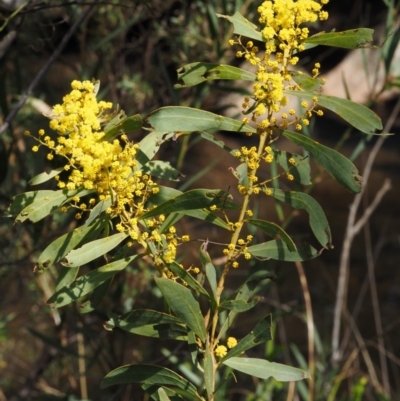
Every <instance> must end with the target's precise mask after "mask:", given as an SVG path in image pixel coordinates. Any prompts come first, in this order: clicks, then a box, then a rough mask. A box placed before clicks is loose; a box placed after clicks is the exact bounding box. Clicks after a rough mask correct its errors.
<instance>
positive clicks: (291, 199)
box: [271, 189, 332, 249]
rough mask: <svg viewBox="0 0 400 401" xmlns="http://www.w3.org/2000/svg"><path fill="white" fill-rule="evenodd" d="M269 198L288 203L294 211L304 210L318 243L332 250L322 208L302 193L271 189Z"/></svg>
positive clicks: (329, 231)
mask: <svg viewBox="0 0 400 401" xmlns="http://www.w3.org/2000/svg"><path fill="white" fill-rule="evenodd" d="M271 196H273V197H274V198H275V199H278V200H280V201H281V202H285V203H288V204H289V205H290V206H292V207H293V208H294V209H303V210H305V211H306V212H307V213H308V215H309V217H310V220H309V221H310V226H311V229H312V231H313V233H314V235H315V237H316V238H317V240H318V241H319V243H320V244H321V245H322V246H323V247H324V248H327V249H330V248H332V235H331V230H330V228H329V223H328V220H327V219H326V216H325V213H324V211H323V210H322V207H321V206H320V205H319V203H318V202H317V201H316V200H315V199H314V198H313V197H311V196H310V195H308V194H306V193H303V192H295V191H282V190H281V189H272V194H271Z"/></svg>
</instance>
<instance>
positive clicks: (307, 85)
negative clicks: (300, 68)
mask: <svg viewBox="0 0 400 401" xmlns="http://www.w3.org/2000/svg"><path fill="white" fill-rule="evenodd" d="M290 75H291V76H292V78H293V81H294V82H296V84H297V85H299V86H300V88H301V89H303V90H305V91H308V92H314V91H316V90H318V89H320V88H321V86H322V84H323V83H322V79H321V78H312V77H310V76H308V75H306V74H301V73H299V72H297V71H291V72H290Z"/></svg>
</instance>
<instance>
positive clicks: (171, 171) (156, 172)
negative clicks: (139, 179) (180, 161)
mask: <svg viewBox="0 0 400 401" xmlns="http://www.w3.org/2000/svg"><path fill="white" fill-rule="evenodd" d="M143 173H145V174H149V175H152V176H153V177H157V178H161V179H163V180H170V181H179V179H180V178H182V177H183V175H182V174H181V173H180V172H179V171H178V170H177V169H175V168H173V167H172V166H171V163H170V162H165V161H162V160H153V161H149V162H148V163H147V164H146V165H145V166H143Z"/></svg>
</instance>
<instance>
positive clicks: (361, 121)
mask: <svg viewBox="0 0 400 401" xmlns="http://www.w3.org/2000/svg"><path fill="white" fill-rule="evenodd" d="M285 93H286V94H287V95H293V96H297V97H299V98H301V99H306V100H308V101H310V102H313V98H315V97H316V98H317V99H318V101H317V103H318V105H319V106H322V107H325V108H327V109H328V110H330V111H332V112H334V113H335V114H337V115H338V116H339V117H341V118H343V120H345V121H347V122H348V123H349V124H350V125H352V126H353V127H354V128H357V129H358V130H360V131H361V132H365V133H366V134H371V133H374V132H375V130H381V129H382V121H381V119H380V118H379V117H378V116H377V115H376V113H374V112H373V111H372V110H370V109H369V108H368V107H365V106H363V105H362V104H359V103H355V102H352V101H351V100H348V99H342V98H340V97H336V96H328V95H319V94H318V95H316V94H315V93H310V92H305V91H292V90H287V91H285Z"/></svg>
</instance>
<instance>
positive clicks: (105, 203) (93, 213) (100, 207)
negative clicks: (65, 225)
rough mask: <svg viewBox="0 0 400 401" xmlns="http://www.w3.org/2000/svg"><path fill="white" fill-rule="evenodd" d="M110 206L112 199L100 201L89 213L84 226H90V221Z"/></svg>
mask: <svg viewBox="0 0 400 401" xmlns="http://www.w3.org/2000/svg"><path fill="white" fill-rule="evenodd" d="M111 204H112V199H111V198H107V199H104V200H102V201H100V202H99V203H98V204H97V205H96V206H95V207H94V208H93V209H92V211H91V212H90V214H89V217H88V219H87V220H86V221H85V226H88V225H89V224H91V222H92V221H94V220H95V219H96V217H97V216H99V215H100V214H101V213H103V212H104V211H106V210H107V209H108V208H109V207H110V206H111Z"/></svg>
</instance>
